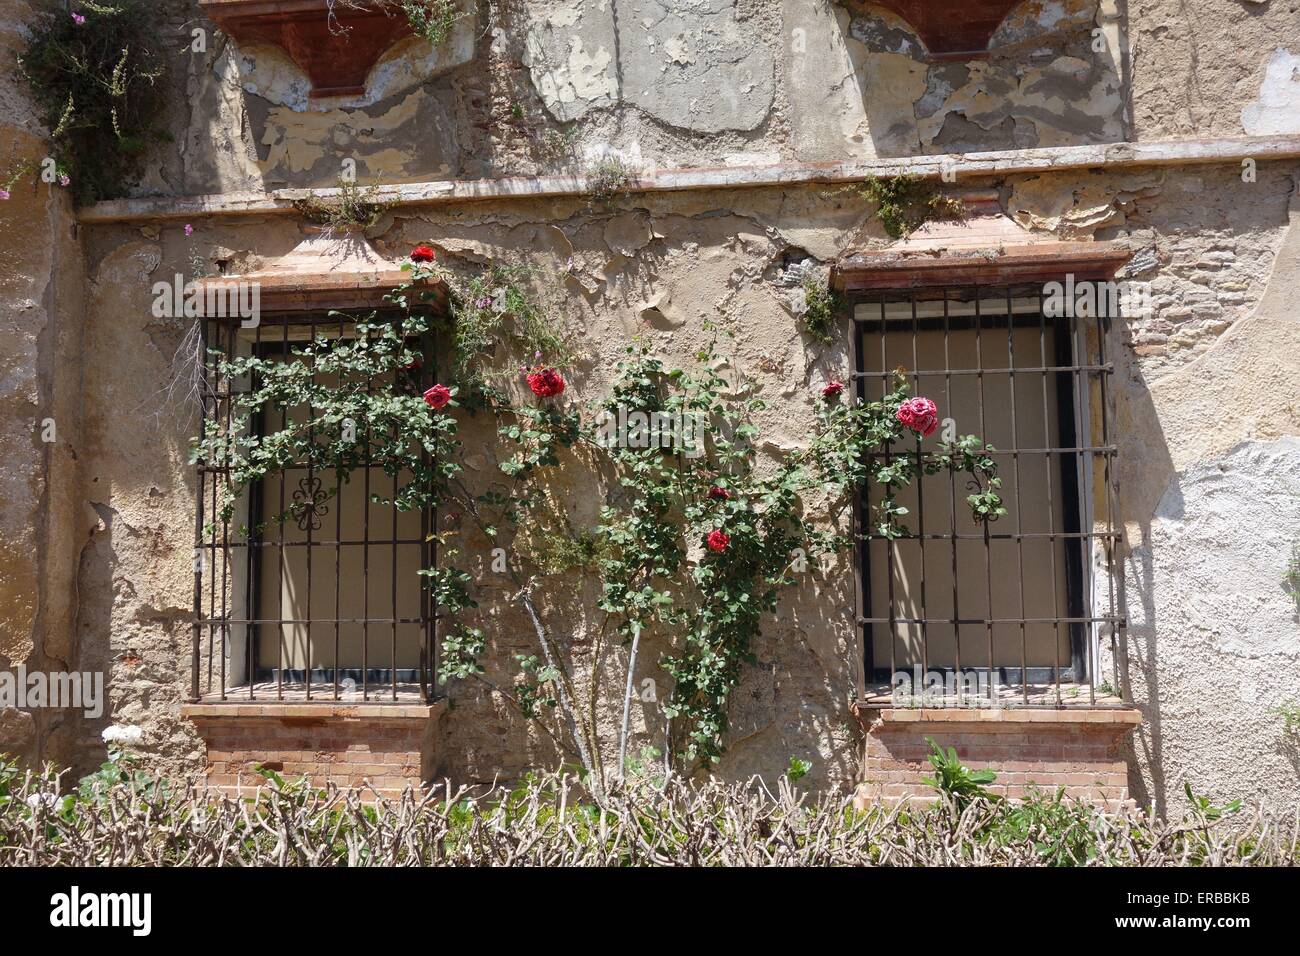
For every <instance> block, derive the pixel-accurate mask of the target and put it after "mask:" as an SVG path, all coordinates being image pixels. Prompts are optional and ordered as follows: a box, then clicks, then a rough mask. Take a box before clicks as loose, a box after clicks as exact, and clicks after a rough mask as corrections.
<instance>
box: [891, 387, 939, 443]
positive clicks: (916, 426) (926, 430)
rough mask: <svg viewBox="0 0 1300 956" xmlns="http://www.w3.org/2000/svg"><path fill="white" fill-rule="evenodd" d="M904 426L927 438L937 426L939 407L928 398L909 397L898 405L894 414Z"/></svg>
mask: <svg viewBox="0 0 1300 956" xmlns="http://www.w3.org/2000/svg"><path fill="white" fill-rule="evenodd" d="M894 417H895V418H897V419H898V421H899V423H900V424H901V425H903V427H905V428H910V429H912V431H914V432H916V433H917V434H918V435H920V436H921V437H922V438H929V437H930V436H931V435H933V434H934V430H935V429H936V428H938V427H939V409H938V407H937V406H936V405H935V404H934V402H932V401H930V400H929V399H928V398H921V397H919V396H918V397H916V398H909V399H908V400H907V401H905V402H904V403H903V404H902V405H900V406H898V413H897V414H896V415H895V416H894Z"/></svg>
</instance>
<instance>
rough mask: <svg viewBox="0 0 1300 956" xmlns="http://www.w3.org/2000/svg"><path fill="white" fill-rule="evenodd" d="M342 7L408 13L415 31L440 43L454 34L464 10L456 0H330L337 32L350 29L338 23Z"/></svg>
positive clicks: (418, 34)
mask: <svg viewBox="0 0 1300 956" xmlns="http://www.w3.org/2000/svg"><path fill="white" fill-rule="evenodd" d="M340 7H342V8H344V9H352V10H374V9H382V10H384V11H385V12H392V13H395V14H401V15H402V16H405V17H406V19H407V21H408V22H409V23H410V24H411V29H412V30H413V31H414V32H415V35H416V36H418V37H421V38H422V39H424V40H426V41H428V42H429V43H430V44H432V45H433V46H437V45H438V44H440V43H442V42H443V41H445V40H446V39H447V37H449V36H451V31H452V28H453V27H454V26H455V25H456V21H457V20H459V19H460V18H461V16H462V14H461V13H460V12H459V11H458V10H457V8H456V0H329V10H328V15H329V17H330V24H331V28H332V29H333V30H334V32H336V33H338V32H346V31H347V27H345V26H343V25H342V24H338V21H337V16H338V14H337V12H336V11H337V10H338V9H339V8H340Z"/></svg>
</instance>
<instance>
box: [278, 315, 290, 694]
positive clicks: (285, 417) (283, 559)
mask: <svg viewBox="0 0 1300 956" xmlns="http://www.w3.org/2000/svg"><path fill="white" fill-rule="evenodd" d="M283 338H284V351H285V354H288V352H289V326H288V324H286V325H285V326H284V332H283ZM288 421H289V410H288V409H287V408H285V407H284V406H283V405H281V406H280V427H281V428H283V427H285V425H287V424H288ZM284 484H285V481H284V475H283V474H281V475H280V510H279V511H278V512H277V515H280V516H283V515H284ZM276 537H277V538H278V539H279V541H280V543H281V547H280V569H279V582H280V594H279V597H278V598H277V600H276V606H277V607H279V609H280V617H281V618H283V617H284V616H285V614H284V611H285V607H284V578H285V572H286V563H287V561H288V556H287V555H286V554H285V551H284V547H283V543H284V524H283V523H281V524H280V527H279V528H278V529H277V533H276ZM279 637H280V640H279V644H278V646H277V647H276V665H277V666H276V679H275V696H276V699H277V700H284V677H283V675H284V624H283V623H282V624H281V625H280V628H279Z"/></svg>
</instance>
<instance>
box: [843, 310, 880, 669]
mask: <svg viewBox="0 0 1300 956" xmlns="http://www.w3.org/2000/svg"><path fill="white" fill-rule="evenodd" d="M847 307H848V308H849V309H850V311H851V310H852V306H851V305H849V306H847ZM850 328H851V329H852V331H853V367H854V369H856V370H861V369H863V368H865V366H866V334H867V333H866V330H865V329H861V328H858V327H857V326H850ZM854 382H855V384H854V386H853V390H854V393H855V395H856V398H857V402H858V405H859V406H861V405H864V404H866V401H867V380H866V377H865V376H862V377H855V379H854ZM870 507H871V502H870V501H869V500H868V498H867V491H866V489H862V490H860V491H859V492H858V493H855V494H854V496H853V516H852V521H853V526H852V528H851V529H850V530H851V533H852V534H853V535H854V538H855V540H856V541H857V547H855V548H854V554H855V555H856V557H857V565H858V566H857V568H856V569H855V570H856V572H857V573H856V574H854V576H853V578H854V588H853V589H854V593H855V596H856V598H857V601H856V606H857V612H858V617H859V619H861V618H863V617H869V616H870V614H871V605H872V602H871V543H870V541H869V540H868V539H867V538H866V536H865V534H864V532H863V529H864V528H867V527H870V521H869V519H870V510H869V509H870ZM858 642H859V646H860V647H861V648H862V674H861V675H860V676H859V678H858V679H859V681H860V682H861V683H860V685H859V687H860V690H862V691H865V690H866V679H867V674H868V673H870V672H871V671H873V670H874V669H875V666H876V648H875V628H873V627H872V626H871V625H870V624H859V625H858Z"/></svg>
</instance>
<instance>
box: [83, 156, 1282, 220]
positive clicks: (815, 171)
mask: <svg viewBox="0 0 1300 956" xmlns="http://www.w3.org/2000/svg"><path fill="white" fill-rule="evenodd" d="M1296 157H1300V134H1291V135H1283V136H1239V137H1227V138H1219V139H1187V140H1165V141H1157V142H1151V143H1102V144H1096V145H1090V146H1053V147H1046V148H1041V149H1012V150H998V151H994V152H983V153H948V154H943V155H937V156H905V157H899V158H894V159H873V160H865V161H856V162H844V163H777V164H773V165H769V166H728V167H718V168H691V169H659V170H649V171H643V172H640V173H639V174H638V176H637V178H635V179H634V180H633V181H631V182H630V183H629V184H628V191H629V192H632V193H653V192H677V191H684V190H695V189H741V188H759V187H764V186H795V185H800V184H811V183H828V184H829V183H844V182H860V181H862V180H864V179H868V178H870V177H873V176H884V177H888V176H900V175H905V174H911V175H915V176H920V177H922V178H929V179H934V178H939V177H940V176H942V175H943V174H944V173H945V172H948V173H950V174H952V175H955V176H956V177H957V178H959V179H961V178H971V177H975V176H1000V175H1009V174H1013V173H1041V172H1052V171H1056V170H1070V169H1104V168H1112V167H1114V168H1119V167H1131V166H1171V165H1173V166H1176V165H1194V164H1206V163H1240V162H1242V161H1243V160H1246V159H1253V160H1255V161H1256V162H1263V161H1266V160H1276V159H1291V158H1296ZM308 192H313V193H314V194H315V195H316V196H318V197H321V198H328V197H330V196H333V195H336V194H337V193H338V192H339V190H338V189H318V190H306V189H280V190H275V191H272V192H265V193H223V194H214V195H207V196H178V197H156V198H152V197H151V198H141V199H115V200H111V201H109V202H101V203H96V204H95V205H93V206H87V207H86V208H84V209H82V210H81V211H80V212H79V213H78V219H79V220H80V221H81V222H82V223H85V224H88V225H93V224H99V223H113V222H134V221H155V220H166V219H200V218H205V217H217V216H221V217H233V216H268V215H276V216H279V215H283V216H288V215H297V208H296V207H295V206H294V200H297V199H302V198H304V197H305V196H306V195H307V194H308ZM588 192H589V184H588V180H587V177H585V176H580V175H561V176H526V177H525V176H519V177H508V178H501V179H456V180H446V181H440V182H425V183H404V184H400V185H392V186H378V187H376V189H375V198H376V200H378V201H382V202H388V203H392V204H393V205H394V206H397V207H402V206H429V205H439V204H445V203H455V202H471V201H476V200H492V199H495V200H503V199H541V198H555V197H563V196H583V195H586V194H587V193H588Z"/></svg>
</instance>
